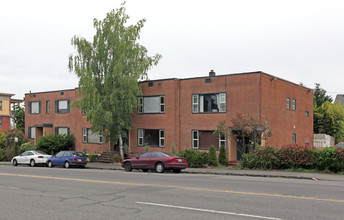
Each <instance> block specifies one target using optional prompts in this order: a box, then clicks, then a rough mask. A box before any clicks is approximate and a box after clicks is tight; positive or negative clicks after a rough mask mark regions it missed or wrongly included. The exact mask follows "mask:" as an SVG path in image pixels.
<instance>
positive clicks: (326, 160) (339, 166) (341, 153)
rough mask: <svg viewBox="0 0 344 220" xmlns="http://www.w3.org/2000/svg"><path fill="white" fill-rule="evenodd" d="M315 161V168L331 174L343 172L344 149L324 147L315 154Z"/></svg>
mask: <svg viewBox="0 0 344 220" xmlns="http://www.w3.org/2000/svg"><path fill="white" fill-rule="evenodd" d="M315 153H316V155H317V160H316V162H315V168H316V169H318V170H324V171H325V170H328V171H331V172H340V171H344V148H343V147H340V148H337V147H326V148H324V149H322V150H318V151H316V152H315Z"/></svg>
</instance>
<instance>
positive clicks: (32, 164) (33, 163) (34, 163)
mask: <svg viewBox="0 0 344 220" xmlns="http://www.w3.org/2000/svg"><path fill="white" fill-rule="evenodd" d="M34 166H36V162H35V160H34V159H32V160H30V167H34Z"/></svg>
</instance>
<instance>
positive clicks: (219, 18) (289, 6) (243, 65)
mask: <svg viewBox="0 0 344 220" xmlns="http://www.w3.org/2000/svg"><path fill="white" fill-rule="evenodd" d="M121 2H123V1H117V0H93V1H88V0H58V1H57V0H56V1H47V0H44V1H43V0H42V1H40V0H30V1H27V0H0V92H2V93H14V94H16V95H15V98H23V97H24V94H25V93H28V92H30V91H32V92H42V91H52V90H62V89H72V88H75V87H77V86H78V79H77V77H76V76H75V75H74V74H73V73H70V72H69V70H68V56H69V54H70V53H73V52H74V48H73V47H72V46H71V38H72V37H73V36H74V35H79V36H82V37H85V38H86V39H88V40H89V41H91V40H92V38H93V35H94V28H93V19H94V18H97V19H101V20H102V19H104V18H105V16H106V13H108V12H110V11H111V10H112V9H115V8H118V7H120V3H121ZM126 9H127V14H128V15H129V16H130V21H129V22H130V23H136V22H137V21H138V20H139V19H142V18H146V19H147V22H146V24H145V26H144V28H143V30H142V33H141V40H140V42H141V44H142V45H144V46H145V47H146V48H147V49H148V51H149V54H150V55H154V54H156V53H160V54H161V55H162V56H163V58H162V60H161V61H160V62H159V64H158V66H155V67H153V69H151V70H150V71H149V72H148V76H149V78H150V79H164V78H188V77H198V76H206V75H207V74H208V72H209V70H211V69H214V70H215V72H216V74H217V75H222V74H232V73H242V72H252V71H263V72H266V73H268V74H271V75H275V76H277V77H280V78H283V79H286V80H289V81H292V82H294V83H300V82H302V83H303V84H304V85H306V86H307V87H309V88H314V84H315V83H320V84H321V87H322V88H324V89H325V90H327V92H328V93H329V94H330V95H332V96H333V97H335V95H336V94H338V93H341V94H343V93H344V74H343V70H344V1H340V0H338V1H331V0H324V1H316V0H311V1H308V0H307V1H306V0H304V1H302V0H296V1H293V0H288V1H282V0H271V1H267V0H259V1H258V0H236V1H230V0H223V1H221V0H204V1H202V0H196V1H193V0H173V1H167V0H164V1H163V0H127V3H126Z"/></svg>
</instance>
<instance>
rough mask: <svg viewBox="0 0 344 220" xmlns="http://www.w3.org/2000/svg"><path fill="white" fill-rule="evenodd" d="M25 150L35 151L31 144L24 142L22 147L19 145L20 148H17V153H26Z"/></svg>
mask: <svg viewBox="0 0 344 220" xmlns="http://www.w3.org/2000/svg"><path fill="white" fill-rule="evenodd" d="M27 150H36V147H34V146H33V144H32V143H31V142H26V143H24V144H22V145H20V148H19V151H20V152H19V153H22V152H24V151H27Z"/></svg>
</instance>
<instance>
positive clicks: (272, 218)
mask: <svg viewBox="0 0 344 220" xmlns="http://www.w3.org/2000/svg"><path fill="white" fill-rule="evenodd" d="M136 203H138V204H143V205H151V206H160V207H168V208H175V209H185V210H192V211H200V212H209V213H216V214H224V215H236V216H244V217H250V218H260V219H271V220H281V219H280V218H274V217H266V216H259V215H250V214H242V213H235V212H225V211H216V210H210V209H199V208H191V207H185V206H175V205H166V204H158V203H150V202H136Z"/></svg>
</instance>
